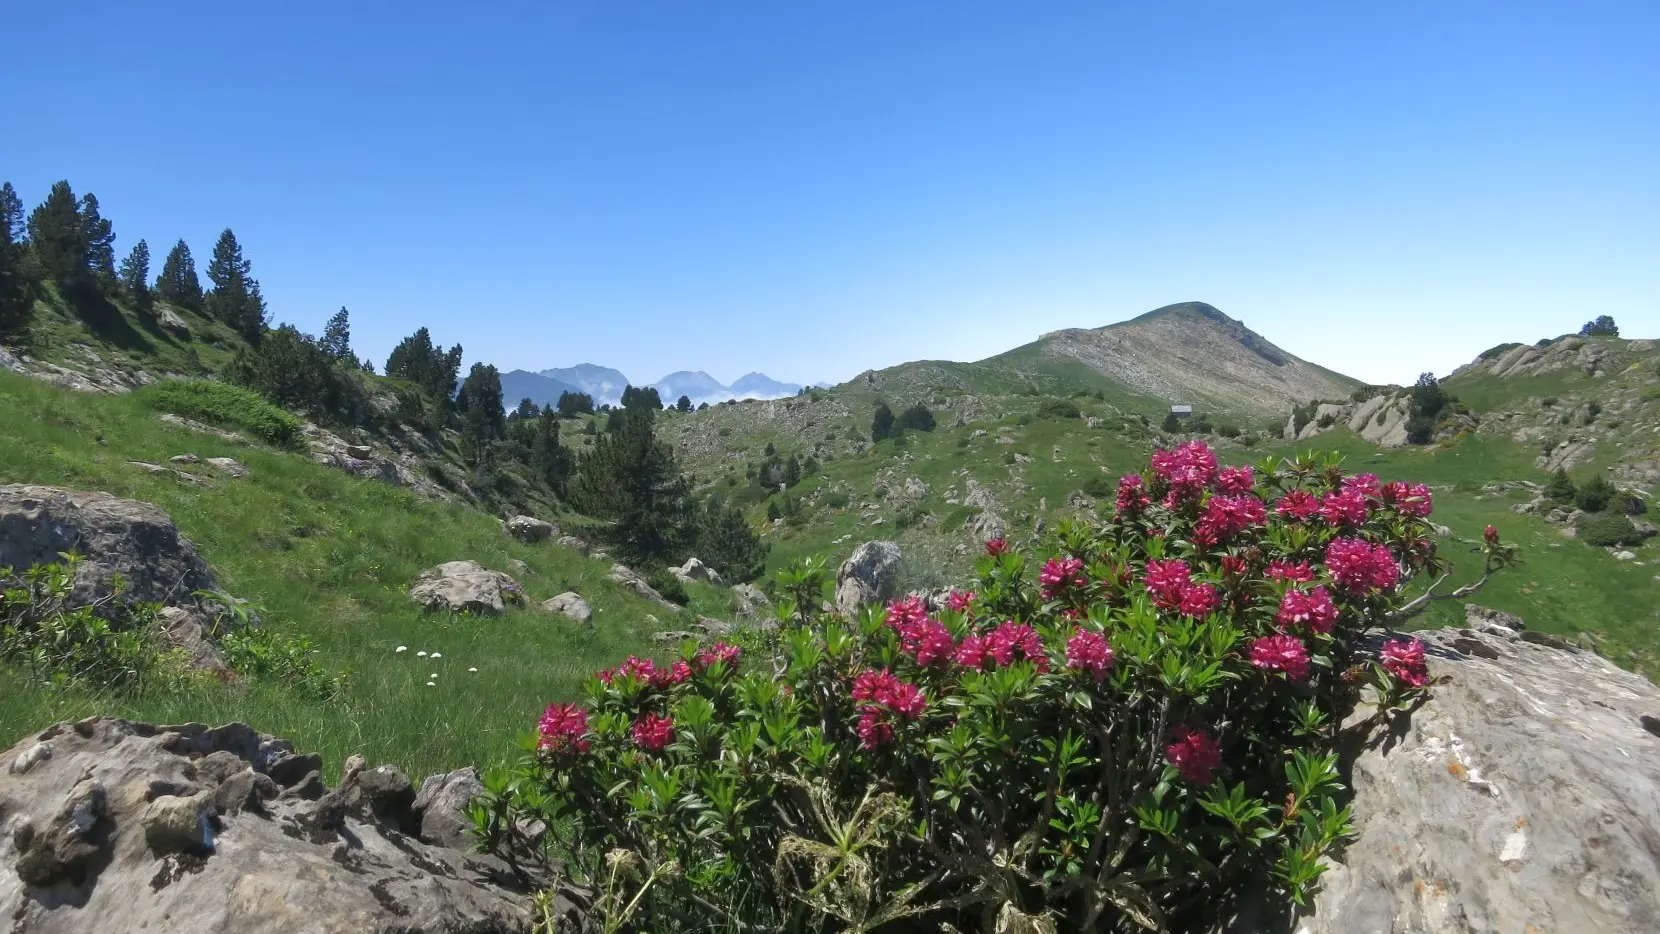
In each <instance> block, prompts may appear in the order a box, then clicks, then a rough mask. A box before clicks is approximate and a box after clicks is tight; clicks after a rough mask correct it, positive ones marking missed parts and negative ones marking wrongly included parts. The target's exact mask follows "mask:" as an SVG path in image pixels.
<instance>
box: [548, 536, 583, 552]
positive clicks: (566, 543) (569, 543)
mask: <svg viewBox="0 0 1660 934" xmlns="http://www.w3.org/2000/svg"><path fill="white" fill-rule="evenodd" d="M554 544H555V545H558V546H559V547H561V548H569V549H571V550H572V551H575V552H577V553H579V554H583V555H586V554H588V552H589V551H590V549H589V547H588V543H587V542H585V541H583V540H582V539H580V538H577V537H576V536H575V535H561V536H559V539H558V541H555V542H554Z"/></svg>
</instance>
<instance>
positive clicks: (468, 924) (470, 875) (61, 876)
mask: <svg viewBox="0 0 1660 934" xmlns="http://www.w3.org/2000/svg"><path fill="white" fill-rule="evenodd" d="M37 745H46V746H48V747H50V749H51V750H52V754H51V756H50V757H49V758H45V759H42V760H40V761H38V762H37V763H36V764H35V765H34V767H33V768H31V769H29V770H28V771H26V772H22V773H18V772H15V771H8V772H0V814H4V815H5V819H6V825H7V829H8V832H7V833H4V834H0V917H4V918H5V919H6V924H7V928H6V929H7V931H8V932H10V934H84V932H88V931H99V932H104V931H108V932H119V931H155V932H158V934H160V932H166V934H209V932H222V931H236V932H238V934H325V932H333V931H353V932H363V934H394V932H397V934H439V932H444V934H452V932H459V931H474V932H480V934H483V932H491V934H530V932H531V931H532V930H533V923H532V917H531V905H530V899H529V894H528V891H526V890H525V889H523V888H520V887H518V884H516V883H514V882H513V881H512V880H513V874H512V873H511V872H509V871H508V870H507V868H506V867H505V866H504V865H502V864H500V863H498V862H497V861H495V860H493V859H491V858H489V857H483V856H469V855H468V854H466V853H464V852H461V851H459V850H456V849H451V848H449V847H445V846H434V845H430V844H429V843H428V842H424V841H423V839H422V838H418V837H416V836H415V830H414V827H413V826H406V825H405V824H404V823H403V822H404V821H412V815H413V812H412V810H411V808H410V805H411V803H412V802H413V798H412V795H411V794H410V792H409V787H408V780H407V779H403V780H402V782H401V783H400V782H399V779H400V778H401V777H402V776H401V775H399V774H398V773H397V772H396V770H394V769H371V770H365V769H364V768H363V767H362V764H361V760H355V761H354V763H353V764H352V766H351V767H349V768H348V769H347V770H346V777H345V779H344V780H343V781H342V783H341V786H340V787H339V788H335V789H332V790H328V789H321V788H320V786H319V789H320V790H321V791H322V792H323V793H322V794H320V795H318V796H317V797H316V798H315V799H308V798H305V797H302V796H299V795H290V796H278V795H277V794H276V793H275V785H274V783H272V781H271V780H270V778H269V777H268V776H267V775H265V773H264V771H263V770H264V768H265V766H266V757H267V756H266V753H265V752H264V750H267V749H278V748H286V745H287V744H286V743H283V742H282V741H281V740H276V739H274V738H273V737H269V736H263V735H261V734H258V733H255V732H254V731H253V730H251V729H249V728H248V727H246V726H244V725H241V724H232V725H229V726H225V727H217V728H213V729H209V728H208V727H205V726H203V725H202V724H199V723H198V724H185V725H181V726H153V725H150V724H143V723H132V722H128V721H124V720H115V719H105V718H98V719H93V720H86V721H82V722H80V723H76V724H67V723H65V724H59V725H57V726H55V727H52V728H51V729H48V730H46V731H44V732H42V733H39V734H37V735H35V736H31V737H28V738H27V739H25V740H24V741H23V743H21V744H19V746H17V747H15V748H14V749H13V750H11V751H10V752H7V753H5V754H4V756H3V757H0V758H4V759H8V760H10V759H12V758H14V757H15V756H17V755H18V754H19V752H20V751H22V750H27V749H30V748H33V747H35V746H37ZM455 774H456V773H452V776H454V775H455ZM256 777H257V779H259V780H256ZM461 788H462V784H461V783H460V782H451V783H445V784H444V786H435V787H434V789H433V794H432V795H430V796H429V797H428V799H427V800H426V801H423V802H422V804H423V805H424V806H423V807H422V808H421V809H420V813H421V814H422V816H423V818H426V817H433V818H434V819H436V817H437V815H438V814H439V813H440V812H443V811H446V810H447V809H448V808H449V807H450V806H451V804H452V802H454V801H456V800H457V799H459V798H460V797H461V796H462V795H461ZM400 789H401V790H400ZM237 798H240V799H242V800H241V802H240V804H241V805H244V806H245V807H238V808H235V809H231V808H223V807H221V804H223V803H225V802H228V801H230V800H232V799H237ZM400 801H401V802H402V804H401V807H400V805H399V804H398V802H400ZM24 828H27V830H24ZM436 836H437V835H436V833H435V835H434V837H433V839H436ZM561 891H562V894H561V897H560V898H559V900H558V911H559V913H560V914H561V915H562V916H563V917H561V918H560V919H559V922H560V923H559V928H558V929H559V930H561V931H567V930H569V931H573V932H577V931H583V930H585V927H584V923H583V920H582V918H581V917H580V916H579V915H578V913H577V912H576V910H575V908H574V902H573V900H572V899H573V897H576V898H577V900H581V898H580V893H575V892H572V891H570V890H569V889H563V890H561Z"/></svg>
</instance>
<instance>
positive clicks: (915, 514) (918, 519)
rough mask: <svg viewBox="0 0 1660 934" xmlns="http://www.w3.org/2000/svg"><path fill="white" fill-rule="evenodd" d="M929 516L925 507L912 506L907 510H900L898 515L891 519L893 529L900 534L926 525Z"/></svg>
mask: <svg viewBox="0 0 1660 934" xmlns="http://www.w3.org/2000/svg"><path fill="white" fill-rule="evenodd" d="M930 515H931V514H930V513H929V512H928V509H927V508H926V507H924V506H912V507H911V508H909V509H904V510H901V511H900V513H899V515H897V516H894V517H893V527H894V528H896V529H898V530H899V531H901V532H903V531H905V530H907V529H913V528H918V527H920V526H922V525H924V524H926V523H927V521H928V519H929V518H930Z"/></svg>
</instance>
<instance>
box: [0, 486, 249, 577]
mask: <svg viewBox="0 0 1660 934" xmlns="http://www.w3.org/2000/svg"><path fill="white" fill-rule="evenodd" d="M69 551H75V552H79V553H80V555H81V556H82V558H83V559H84V560H83V561H82V562H81V565H80V569H79V570H78V571H77V573H76V576H75V589H74V593H73V599H74V601H75V602H76V603H77V604H79V605H84V604H88V603H91V602H93V601H96V600H99V599H102V598H104V597H107V596H109V594H110V592H111V590H112V589H113V582H114V579H115V577H116V576H117V575H119V576H121V577H122V578H123V579H124V581H125V590H123V592H122V599H124V600H129V601H139V602H144V603H159V604H163V605H175V604H186V603H194V602H195V598H194V597H193V596H192V594H193V593H194V592H195V591H197V590H214V589H216V588H217V586H218V585H217V584H216V583H214V579H213V573H212V572H211V571H209V570H208V566H207V562H205V561H203V560H202V556H201V555H199V554H197V553H196V546H194V545H192V544H191V543H190V541H189V540H188V539H186V538H184V537H183V536H181V535H180V534H179V529H178V527H177V526H175V525H174V524H173V520H172V518H171V517H169V516H168V515H167V513H166V512H165V511H163V510H161V509H158V508H156V507H155V506H152V505H150V504H149V503H141V502H138V501H137V500H131V499H121V498H120V497H117V496H111V495H110V494H108V493H84V492H78V491H75V490H62V489H58V488H57V487H50V486H30V485H21V484H7V485H3V486H0V567H9V568H12V569H14V570H18V571H21V570H24V569H26V568H30V567H33V566H35V565H37V564H55V563H61V562H62V560H63V559H62V558H60V557H59V555H60V553H63V552H69Z"/></svg>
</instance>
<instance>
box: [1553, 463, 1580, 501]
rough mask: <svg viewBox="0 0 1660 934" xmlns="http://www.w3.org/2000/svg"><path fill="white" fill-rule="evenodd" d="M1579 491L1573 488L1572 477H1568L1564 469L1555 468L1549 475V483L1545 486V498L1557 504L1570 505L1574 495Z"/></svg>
mask: <svg viewBox="0 0 1660 934" xmlns="http://www.w3.org/2000/svg"><path fill="white" fill-rule="evenodd" d="M1578 492H1579V491H1578V490H1576V489H1575V488H1574V481H1573V478H1572V477H1569V476H1568V471H1567V469H1566V468H1562V467H1558V468H1556V473H1553V474H1551V478H1550V482H1549V483H1547V484H1545V498H1546V499H1549V500H1552V501H1554V502H1558V503H1571V502H1573V501H1574V495H1575V494H1576V493H1578Z"/></svg>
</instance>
